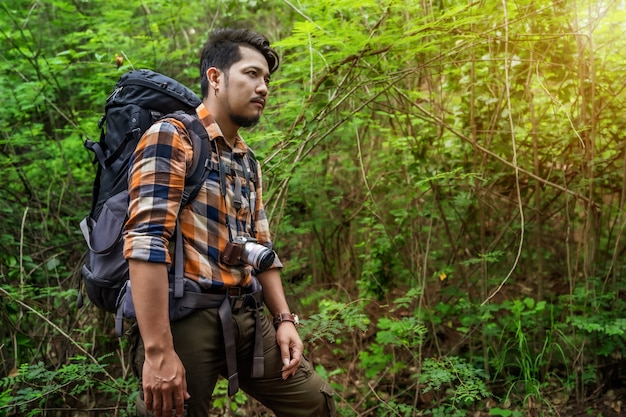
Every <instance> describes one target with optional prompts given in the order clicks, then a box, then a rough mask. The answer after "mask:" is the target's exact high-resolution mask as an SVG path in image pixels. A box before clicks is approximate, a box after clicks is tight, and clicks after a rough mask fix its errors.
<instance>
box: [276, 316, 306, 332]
mask: <svg viewBox="0 0 626 417" xmlns="http://www.w3.org/2000/svg"><path fill="white" fill-rule="evenodd" d="M284 321H289V322H291V323H293V324H294V325H295V326H296V327H298V324H300V322H299V320H298V316H297V315H296V314H294V313H279V314H276V315H275V316H274V327H275V328H276V329H278V326H280V324H281V323H282V322H284Z"/></svg>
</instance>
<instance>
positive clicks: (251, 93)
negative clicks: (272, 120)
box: [219, 47, 270, 127]
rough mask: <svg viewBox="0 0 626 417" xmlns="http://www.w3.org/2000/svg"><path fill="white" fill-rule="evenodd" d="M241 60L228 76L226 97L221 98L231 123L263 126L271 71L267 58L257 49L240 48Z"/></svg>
mask: <svg viewBox="0 0 626 417" xmlns="http://www.w3.org/2000/svg"><path fill="white" fill-rule="evenodd" d="M240 51H241V59H240V60H239V61H238V62H236V63H234V64H233V65H232V66H231V67H230V70H229V71H228V74H225V80H224V81H225V86H226V89H225V91H220V92H219V94H220V95H221V94H225V95H226V96H225V97H221V98H222V99H223V100H224V101H223V103H224V105H225V106H226V108H225V110H226V111H227V113H228V116H229V117H230V120H231V121H232V122H233V123H235V124H236V125H237V126H240V127H250V126H254V125H255V124H257V123H258V122H259V119H260V118H261V115H262V114H263V109H264V108H265V102H266V99H267V86H268V83H269V77H270V74H269V68H268V65H267V61H266V60H265V58H264V57H263V55H262V54H261V53H260V52H258V51H257V50H255V49H252V48H248V47H240Z"/></svg>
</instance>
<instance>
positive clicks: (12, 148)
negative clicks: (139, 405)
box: [0, 0, 626, 416]
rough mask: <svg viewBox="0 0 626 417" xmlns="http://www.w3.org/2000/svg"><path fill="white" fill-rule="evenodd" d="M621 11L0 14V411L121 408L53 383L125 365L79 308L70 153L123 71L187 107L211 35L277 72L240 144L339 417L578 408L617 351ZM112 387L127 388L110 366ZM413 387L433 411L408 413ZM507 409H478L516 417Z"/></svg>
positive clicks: (77, 188)
mask: <svg viewBox="0 0 626 417" xmlns="http://www.w3.org/2000/svg"><path fill="white" fill-rule="evenodd" d="M199 10H201V11H202V12H201V13H199V12H198V11H199ZM624 10H626V9H625V8H624V4H623V1H618V2H609V1H605V0H600V1H590V0H589V1H587V0H585V1H582V2H578V3H575V2H550V1H546V0H541V1H529V0H521V1H518V2H514V3H513V2H505V3H502V4H501V3H499V2H479V3H467V2H457V1H453V0H446V1H442V2H434V3H432V2H431V3H428V2H426V3H424V2H416V1H411V0H388V1H385V2H382V3H381V2H375V1H361V2H358V3H355V2H350V1H328V0H322V1H315V2H313V1H308V0H305V1H301V2H297V3H296V2H284V1H278V0H223V1H220V2H212V1H207V0H201V1H197V2H193V3H191V2H187V3H186V2H166V1H162V0H158V1H153V2H139V1H134V0H131V1H124V2H122V1H118V0H113V1H108V2H104V1H98V0H96V1H89V2H65V1H60V0H46V1H40V2H26V1H23V0H17V1H12V2H8V3H6V4H3V5H2V6H0V74H1V75H2V76H1V77H0V94H1V96H2V97H3V112H2V113H1V114H0V132H1V133H0V169H1V170H2V174H3V175H2V177H1V178H0V190H1V191H0V195H1V197H2V198H0V214H1V215H2V218H3V221H2V222H1V223H0V290H1V297H2V304H1V307H0V320H1V322H2V323H3V326H1V327H0V347H1V348H2V350H1V352H0V353H1V355H0V360H1V361H2V363H1V369H2V375H9V374H12V371H14V370H17V371H19V372H20V374H19V376H18V377H12V378H9V377H5V378H4V379H2V383H1V384H0V393H1V394H0V407H4V409H0V410H2V411H0V413H2V412H4V410H7V407H12V406H13V405H15V404H16V403H15V401H14V398H15V397H16V396H18V397H19V398H22V400H26V399H27V398H28V400H27V401H30V402H29V403H28V407H30V408H28V410H27V411H28V412H30V411H33V410H34V409H35V408H36V407H40V405H39V404H38V403H41V402H50V403H51V404H52V402H54V401H55V399H54V398H52V394H48V393H52V392H54V395H57V397H58V398H70V397H72V396H77V395H78V393H79V392H82V393H85V395H92V394H90V393H91V392H92V391H95V390H96V389H98V390H102V391H101V392H104V393H106V397H107V398H111V399H113V398H115V397H116V395H118V394H117V393H118V392H119V388H118V385H117V384H115V383H112V382H111V385H110V386H108V388H107V386H104V385H100V383H101V382H103V381H104V380H105V379H103V378H101V377H100V375H101V373H102V372H101V371H102V370H99V369H98V367H97V366H96V365H93V361H92V362H91V363H92V364H91V365H89V361H87V363H86V364H85V366H84V367H83V372H86V373H83V374H82V375H84V377H85V379H88V375H98V377H97V378H92V379H93V380H95V382H94V383H95V384H96V385H93V386H89V385H88V384H87V382H85V381H77V380H74V379H72V377H71V375H70V374H69V371H74V370H75V369H73V367H75V366H77V364H78V363H79V362H80V360H77V359H71V358H74V357H76V356H75V354H76V350H75V349H78V350H80V349H81V348H82V349H87V350H88V351H90V352H91V351H97V352H98V354H97V355H96V356H102V355H104V353H106V352H111V351H114V350H118V349H119V353H118V356H119V357H120V358H123V354H122V353H121V351H122V350H123V347H124V346H122V345H120V344H119V343H115V342H112V339H111V338H110V334H109V333H108V331H109V329H110V328H111V318H110V317H108V316H103V315H99V314H100V313H97V312H94V311H93V310H90V309H82V310H80V311H79V310H77V309H76V305H75V300H76V297H75V296H76V288H77V287H78V279H79V276H80V273H79V269H80V265H81V258H82V253H83V250H84V248H83V245H82V243H81V239H82V237H81V236H80V233H79V232H78V230H77V226H76V225H77V223H78V221H79V220H80V218H82V217H83V216H84V215H85V214H86V212H87V211H88V209H89V204H90V193H91V189H90V187H91V181H92V179H93V174H94V168H93V166H92V164H91V161H90V160H89V156H88V154H87V152H85V151H84V150H83V149H82V143H83V141H84V140H85V139H87V138H90V139H97V137H98V135H99V129H98V128H97V122H98V119H99V117H100V116H101V114H102V110H103V108H102V106H103V104H104V101H105V99H106V96H107V94H108V93H109V92H110V90H111V88H112V86H113V85H114V83H115V81H116V80H117V78H118V77H119V76H120V75H121V74H122V73H123V72H124V71H126V70H128V69H130V68H140V67H148V68H151V69H155V70H158V71H162V72H164V73H166V74H168V75H171V76H174V77H175V78H177V79H179V80H181V81H183V82H185V83H186V84H188V85H189V86H190V87H192V88H193V89H196V90H197V77H198V74H197V71H198V70H197V62H196V61H197V51H198V49H199V48H200V46H201V45H202V43H203V42H204V39H205V37H206V33H207V32H208V30H210V29H211V28H213V27H216V26H218V25H219V26H222V25H226V26H253V27H255V28H257V29H259V30H260V31H261V32H264V33H266V34H268V35H269V37H270V39H272V41H275V42H273V44H274V45H276V46H277V47H278V49H279V52H280V54H281V57H282V66H281V69H280V71H279V72H278V73H277V74H276V75H275V76H274V77H273V80H272V89H271V97H270V101H269V102H268V107H267V109H266V115H265V117H264V118H263V121H262V123H261V124H259V125H258V126H257V127H255V128H254V129H252V130H250V131H249V132H246V133H245V137H246V140H247V141H248V142H249V143H250V144H252V146H253V147H254V149H255V151H256V153H257V154H258V155H259V156H260V157H261V158H262V159H263V166H264V171H265V173H266V175H265V177H264V178H265V183H264V191H265V193H266V194H265V196H264V197H265V202H266V204H267V209H268V214H269V215H270V219H271V222H272V229H273V231H274V235H275V242H276V247H277V250H278V252H279V253H280V255H281V259H283V261H284V262H285V264H286V267H285V269H284V271H283V272H284V276H285V277H287V278H289V279H290V280H291V281H293V282H295V283H303V285H306V286H307V293H306V294H305V296H304V297H303V298H304V300H303V301H302V305H303V306H305V307H306V308H307V309H308V310H310V313H309V314H308V317H306V318H305V320H304V322H305V326H303V328H302V336H303V337H304V338H305V340H307V341H308V342H309V343H310V344H311V346H312V347H313V348H315V349H320V350H321V351H322V352H325V355H324V356H323V357H325V358H327V357H328V356H327V355H331V356H332V358H333V359H332V360H333V361H332V362H331V363H332V364H333V365H334V366H333V368H336V369H333V370H332V371H329V372H328V373H327V374H326V376H327V377H328V378H329V379H331V380H332V383H333V386H334V387H336V389H337V390H338V392H340V394H341V406H342V410H340V413H342V415H350V413H351V412H352V411H353V410H358V412H359V413H361V412H362V410H364V409H367V410H375V411H372V412H373V413H377V415H410V416H413V415H418V414H420V413H421V414H422V415H423V414H425V413H428V414H430V415H440V416H443V415H446V416H452V415H466V414H467V413H466V412H467V411H468V410H469V409H470V408H472V407H473V406H475V405H474V402H473V401H476V400H478V399H479V398H482V395H483V393H484V392H487V391H486V390H485V391H483V388H484V387H483V386H482V385H481V384H480V383H479V382H481V383H484V384H485V386H487V388H488V390H491V391H493V392H494V393H496V394H497V395H498V396H500V397H503V398H506V399H507V400H509V401H517V402H518V403H519V404H518V405H519V407H515V409H522V408H523V407H525V406H526V405H527V404H530V403H532V404H536V405H535V406H536V407H544V408H546V409H550V405H549V404H547V403H548V402H549V398H550V396H549V395H546V391H548V390H552V389H554V385H555V384H559V385H560V386H559V388H560V389H561V391H563V392H566V393H567V394H568V395H569V394H571V399H572V400H576V401H584V400H585V397H586V395H588V394H589V393H595V392H597V390H599V389H601V388H602V387H606V386H608V384H609V383H610V381H608V380H606V379H603V376H602V372H599V371H600V370H602V369H607V368H611V367H612V366H613V365H614V363H613V360H614V359H613V358H614V357H615V355H616V354H617V353H619V352H622V351H624V349H625V348H626V346H625V345H624V337H623V334H624V331H625V330H626V322H625V321H624V319H623V318H622V317H621V315H620V314H621V312H622V311H623V310H624V307H625V306H624V300H623V298H624V296H623V295H624V290H625V287H624V280H623V276H624V272H625V268H624V266H623V265H622V263H621V258H622V256H621V254H622V253H623V251H624V236H623V233H624V230H625V228H624V224H625V220H626V218H625V217H624V201H626V200H625V198H624V196H625V195H626V188H625V185H624V184H625V183H624V181H623V178H624V156H623V154H624V152H623V132H624V131H625V130H626V123H625V122H624V118H623V113H624V109H623V103H624V94H625V90H624V89H623V86H624V84H625V80H624V75H623V74H624V71H623V67H624V59H623V53H622V51H623V50H624V47H625V45H624V43H625V42H626V40H624V37H623V36H622V35H621V34H623V33H624V29H625V27H624V26H625V23H624V22H626V14H625V12H624ZM319 288H324V290H318V289H319ZM331 289H332V290H331ZM336 289H341V292H340V293H338V292H336V291H335V290H336ZM346 300H349V301H346ZM350 300H355V301H350ZM54 326H56V327H54ZM59 330H62V331H64V334H62V333H60V332H59ZM60 339H61V341H59V340H60ZM450 352H453V353H454V354H450ZM121 362H124V361H121ZM40 363H43V364H45V366H43V365H40ZM325 365H326V364H325ZM31 367H32V368H31ZM17 368H19V369H17ZM110 368H111V367H108V368H107V371H111V372H113V371H112V370H111V369H110ZM329 368H330V367H329ZM478 368H482V369H483V370H484V375H483V374H482V373H478V372H477V371H476V369H478ZM65 371H67V373H66V372H65ZM115 375H116V376H117V375H121V376H119V380H118V384H121V385H123V384H125V383H126V382H127V381H128V383H129V384H130V383H131V382H135V381H133V380H132V377H129V376H128V375H127V370H126V369H125V368H124V367H123V366H120V367H119V368H115ZM414 376H417V377H418V378H419V381H421V383H422V384H424V386H423V387H421V386H418V385H417V382H415V378H412V377H414ZM117 378H118V377H116V378H115V379H116V380H117ZM423 378H426V379H423ZM454 378H457V379H456V380H455V379H454ZM359 384H360V385H359ZM429 384H430V385H429ZM437 384H439V385H437ZM342 387H343V388H342ZM424 387H425V388H427V389H430V392H431V393H432V392H435V391H436V394H437V395H436V403H435V404H433V405H432V406H429V407H430V408H429V409H428V410H421V409H419V408H420V407H422V405H420V404H419V398H418V397H419V396H418V394H417V393H419V392H421V391H423V390H422V388H424ZM222 388H223V387H222V386H218V390H217V391H216V392H217V393H218V394H219V395H218V396H217V397H216V398H217V399H220V400H223V402H222V403H220V406H224V407H229V405H228V401H226V399H225V397H224V396H222V394H221V391H220V390H221V389H222ZM75 390H78V391H75ZM373 393H375V394H376V395H373ZM92 396H93V395H92ZM527 399H529V401H527ZM466 400H467V401H466ZM111 401H113V400H111ZM230 401H231V402H230V407H233V405H242V404H243V402H242V401H243V399H242V398H238V397H236V398H235V399H234V400H232V399H231V400H230ZM510 410H513V408H511V409H509V407H504V406H503V407H499V408H498V407H496V408H492V409H491V411H490V413H491V415H503V416H506V415H509V416H516V415H521V412H518V411H510ZM525 411H528V414H533V412H536V413H535V414H540V411H544V410H525ZM33 412H34V411H33ZM355 413H356V411H355ZM498 413H500V414H498Z"/></svg>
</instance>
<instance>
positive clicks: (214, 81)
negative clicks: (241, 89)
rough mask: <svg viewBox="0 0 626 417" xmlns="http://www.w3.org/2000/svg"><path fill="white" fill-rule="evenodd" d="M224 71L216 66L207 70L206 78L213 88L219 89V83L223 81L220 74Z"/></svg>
mask: <svg viewBox="0 0 626 417" xmlns="http://www.w3.org/2000/svg"><path fill="white" fill-rule="evenodd" d="M221 75H222V72H221V71H220V70H218V69H217V68H215V67H211V68H209V69H208V70H206V78H207V80H208V81H209V85H210V86H211V88H212V89H213V90H219V84H220V82H221V79H220V76H221Z"/></svg>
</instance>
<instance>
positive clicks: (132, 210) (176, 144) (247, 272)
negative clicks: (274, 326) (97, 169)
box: [124, 104, 282, 290]
mask: <svg viewBox="0 0 626 417" xmlns="http://www.w3.org/2000/svg"><path fill="white" fill-rule="evenodd" d="M196 113H197V115H198V117H199V119H200V122H201V123H202V125H203V126H204V127H205V129H206V131H207V133H208V134H209V138H210V140H211V141H216V142H215V143H216V144H217V149H218V152H219V154H220V157H221V158H222V161H223V162H224V165H225V166H227V167H229V166H230V167H232V168H234V169H235V171H239V172H242V169H246V170H248V172H250V169H251V167H250V166H249V163H248V160H247V158H245V153H246V152H247V151H248V146H247V145H246V143H245V142H244V141H243V139H242V138H241V137H239V136H238V137H237V138H236V141H235V146H234V147H233V148H232V149H231V148H230V147H229V145H228V144H227V143H226V141H225V140H224V137H223V135H222V132H221V130H220V128H219V126H218V125H217V123H216V122H215V121H214V120H213V117H212V116H211V115H210V113H209V111H208V110H207V109H206V107H205V106H204V105H203V104H201V105H200V106H199V107H198V108H197V109H196ZM210 149H215V148H214V147H212V146H211V147H210ZM242 156H243V157H242ZM192 158H193V149H192V145H191V140H190V139H189V138H188V136H187V134H186V132H185V130H184V127H183V126H182V123H179V122H178V121H175V120H171V119H166V120H164V121H159V122H157V123H155V124H154V125H153V126H152V127H151V128H150V129H148V130H147V131H146V133H145V134H144V136H143V137H142V139H141V140H140V142H139V145H138V146H137V149H136V150H135V153H134V155H133V158H132V160H131V166H130V171H129V180H128V192H129V199H130V200H129V208H128V215H129V218H128V221H127V222H126V226H125V229H124V257H125V258H126V259H136V260H142V261H147V262H158V263H166V264H171V263H172V255H171V254H170V250H169V249H170V247H169V246H170V245H169V242H170V241H171V240H172V241H173V240H174V238H173V234H174V228H175V225H176V217H177V216H178V217H179V220H180V224H181V227H182V232H183V242H184V258H185V268H184V269H185V276H186V277H188V278H191V279H193V280H195V281H197V282H198V283H199V284H200V285H201V286H202V287H203V288H206V289H209V290H210V289H216V290H220V289H224V288H228V287H231V286H236V285H240V286H243V287H247V286H249V285H251V274H252V273H253V270H252V267H251V266H236V267H233V266H228V265H225V264H223V263H222V262H221V261H219V259H221V254H222V251H223V250H224V248H225V246H226V243H227V242H228V240H229V233H228V227H227V221H226V216H227V215H228V225H229V227H230V229H231V232H232V236H233V237H234V236H247V237H250V236H251V234H250V233H251V215H252V213H251V210H252V209H253V210H254V216H255V217H254V219H255V223H254V226H255V229H256V234H255V236H252V237H255V238H256V239H257V240H258V243H260V244H263V245H265V246H267V247H269V248H271V247H272V241H271V237H270V232H269V223H268V221H267V217H266V216H265V210H264V208H263V199H262V192H261V191H262V185H261V184H262V182H261V170H260V168H259V167H258V166H259V164H256V165H257V178H258V180H257V181H256V184H254V183H252V182H251V183H250V184H247V183H246V180H245V178H243V177H240V180H241V181H242V187H241V190H242V196H243V197H244V198H242V199H241V200H242V205H241V208H240V209H239V210H236V209H235V208H234V207H233V196H234V190H235V178H234V177H233V176H232V175H230V174H229V173H227V174H226V194H227V195H226V198H225V199H224V197H223V196H222V192H221V185H220V180H219V173H218V172H215V171H211V172H210V173H209V175H208V176H207V179H206V180H205V182H204V184H203V185H202V188H201V189H200V192H199V193H198V195H197V196H196V198H195V199H194V200H193V201H191V202H189V203H188V204H187V205H185V206H184V207H182V209H181V207H180V202H181V198H182V194H183V188H184V184H185V174H186V172H187V170H188V169H189V168H190V166H191V163H192ZM212 158H213V160H214V161H215V162H217V158H218V156H217V155H215V154H214V153H213V155H212ZM255 199H256V204H255V205H254V207H253V208H252V209H251V207H250V205H251V204H250V202H251V201H254V200H255ZM179 211H180V214H179ZM281 267H282V264H281V262H280V260H279V259H278V257H276V258H275V261H274V264H273V265H272V268H281Z"/></svg>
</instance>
